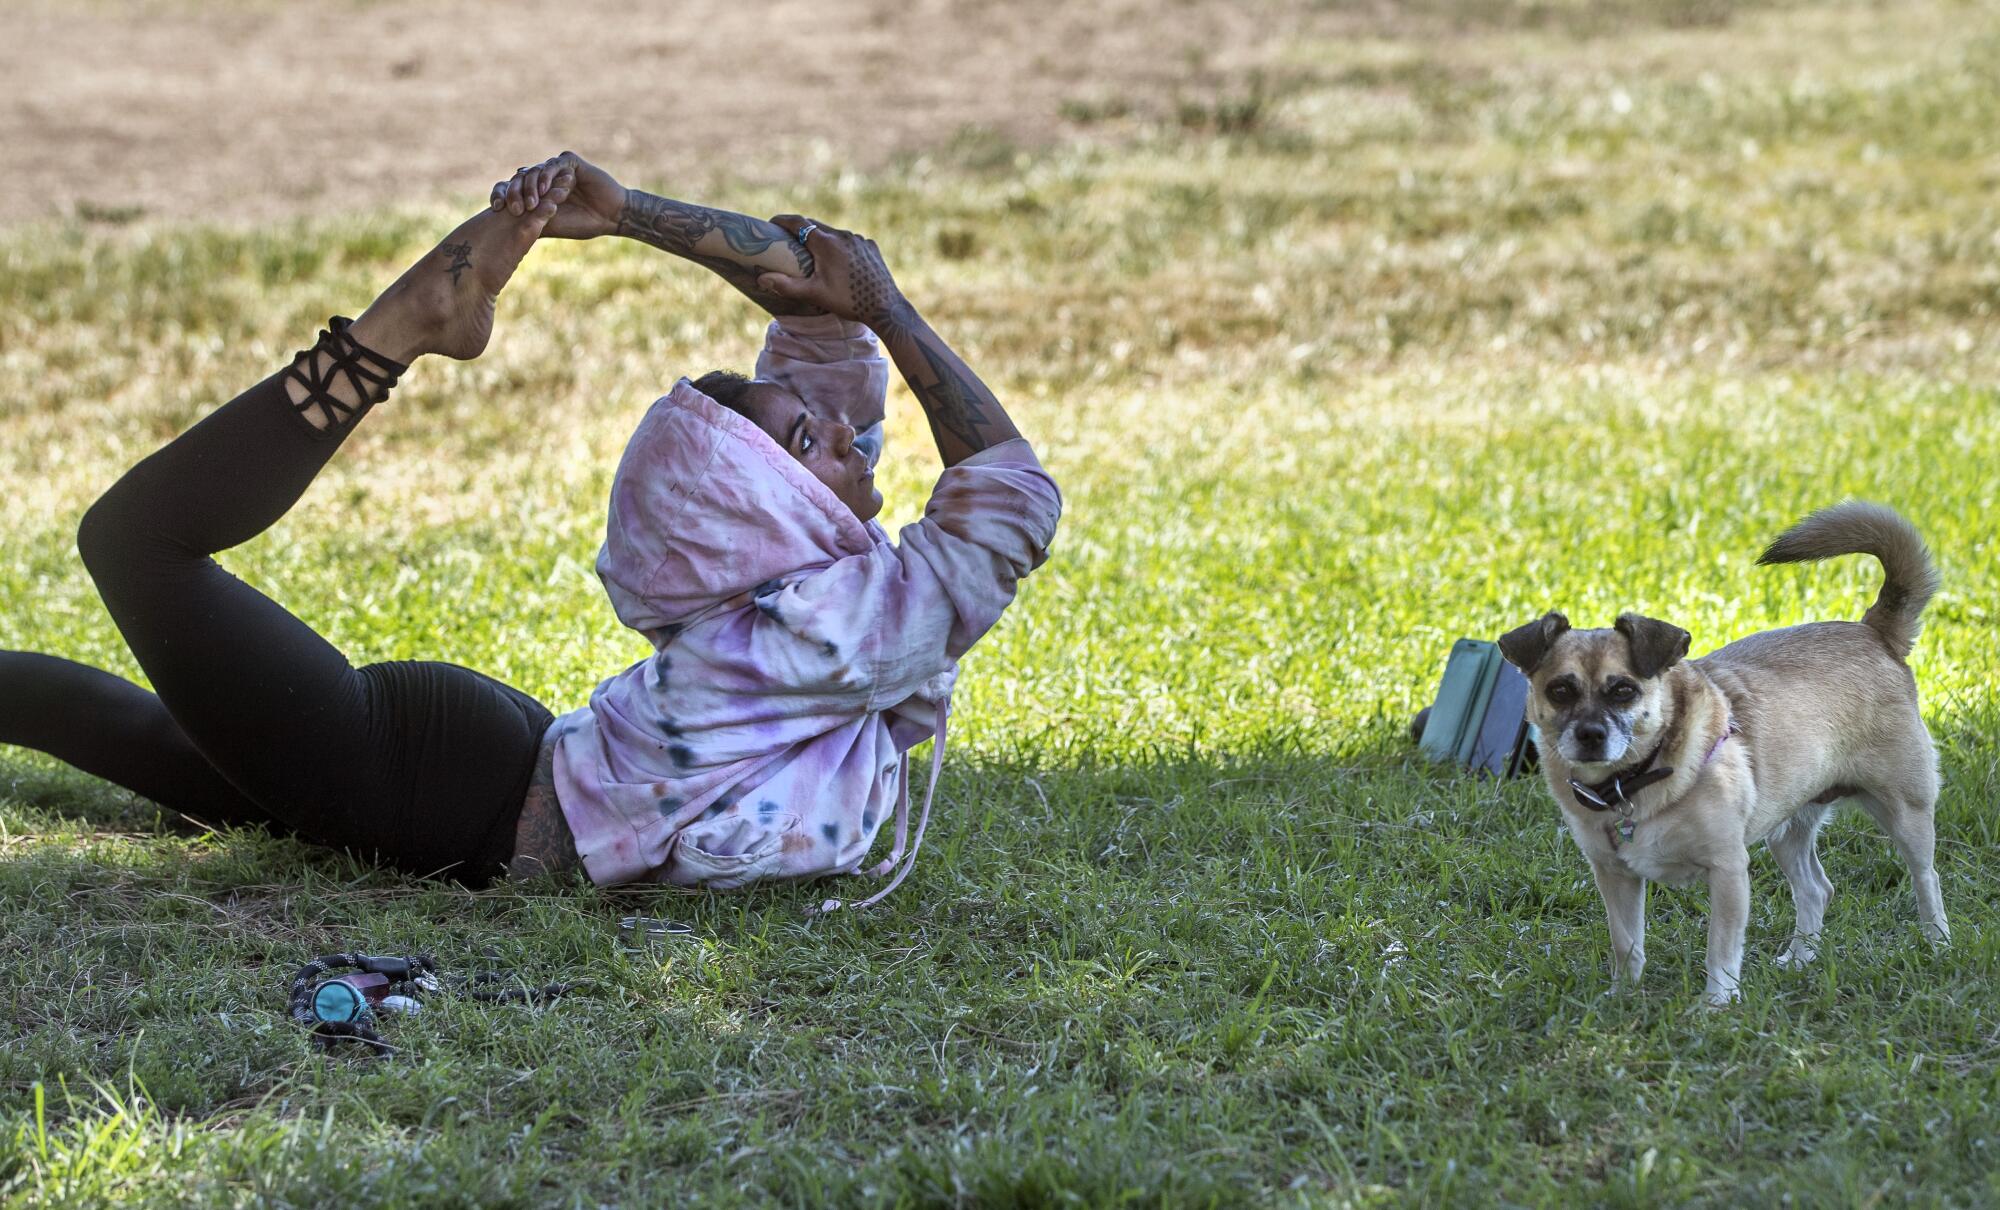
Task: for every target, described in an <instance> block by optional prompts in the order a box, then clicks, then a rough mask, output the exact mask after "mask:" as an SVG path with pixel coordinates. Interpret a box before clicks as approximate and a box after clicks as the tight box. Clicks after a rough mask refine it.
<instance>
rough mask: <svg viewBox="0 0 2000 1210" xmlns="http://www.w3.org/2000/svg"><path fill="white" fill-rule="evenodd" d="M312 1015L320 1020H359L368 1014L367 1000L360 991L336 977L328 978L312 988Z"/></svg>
mask: <svg viewBox="0 0 2000 1210" xmlns="http://www.w3.org/2000/svg"><path fill="white" fill-rule="evenodd" d="M312 1006H313V1016H315V1017H318V1018H319V1019H320V1020H322V1021H359V1020H360V1019H362V1018H363V1017H366V1016H367V1015H368V1001H366V1000H364V999H362V997H361V993H360V992H358V991H356V990H354V989H353V988H352V987H349V986H348V985H347V984H345V983H342V982H341V981H340V980H338V979H328V980H327V981H326V982H324V983H322V984H320V985H319V986H318V987H316V988H314V989H313V999H312Z"/></svg>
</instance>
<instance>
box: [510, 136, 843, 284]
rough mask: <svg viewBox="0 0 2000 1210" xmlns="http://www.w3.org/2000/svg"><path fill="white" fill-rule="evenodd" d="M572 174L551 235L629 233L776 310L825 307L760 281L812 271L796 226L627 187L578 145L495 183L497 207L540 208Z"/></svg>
mask: <svg viewBox="0 0 2000 1210" xmlns="http://www.w3.org/2000/svg"><path fill="white" fill-rule="evenodd" d="M564 173H567V174H568V175H569V176H570V177H571V178H573V179H574V181H575V186H574V187H573V188H572V189H571V191H570V193H569V195H568V197H567V198H566V199H565V200H564V202H563V203H562V206H561V207H560V208H559V209H558V210H557V211H556V216H555V218H554V219H552V220H550V222H549V226H548V231H547V234H549V235H552V236H555V237H556V238H558V239H594V238H596V237H598V236H600V235H622V236H625V237H627V238H629V239H635V240H638V241H639V242H640V243H643V244H650V245H652V246H653V247H655V248H658V249H660V250H661V251H662V252H671V253H673V254H674V255H675V256H678V257H681V258H683V259H685V260H691V261H693V262H694V263H695V264H698V265H700V266H702V267H703V268H706V269H709V270H711V271H713V272H714V273H715V274H716V275H717V276H719V277H721V278H722V279H723V280H724V281H726V282H728V283H729V284H730V285H732V286H734V287H735V288H736V289H738V290H740V291H742V293H743V294H744V295H746V296H747V297H748V298H749V299H750V300H751V301H752V302H754V303H756V304H757V305H758V306H760V307H762V308H764V309H765V310H766V311H769V312H770V313H771V314H773V315H817V314H820V311H819V309H818V308H816V307H809V306H806V305H804V304H802V303H797V302H793V301H790V300H788V299H785V298H781V297H779V296H778V295H776V294H772V293H770V292H769V291H767V290H764V289H762V288H760V287H759V286H758V285H757V277H758V275H759V274H762V273H785V274H798V275H806V274H810V273H811V272H812V256H811V255H810V254H808V253H807V252H806V250H805V248H804V247H803V246H802V245H800V244H799V243H798V241H796V240H794V239H793V238H792V237H791V234H790V233H789V232H787V231H785V230H783V229H781V228H779V227H776V226H773V225H772V224H770V223H767V222H765V221H764V220H763V219H759V218H751V217H750V216H749V215H747V214H737V213H735V212H733V211H729V210H712V209H710V208H709V207H707V206H697V205H694V204H693V203H690V202H678V201H675V200H674V199H672V198H666V197H658V196H655V195H654V194H650V193H645V192H642V191H640V190H637V189H627V188H625V187H624V186H623V185H620V184H619V183H618V182H617V181H616V180H615V179H613V178H612V176H611V174H610V173H608V172H606V171H604V170H603V169H602V168H599V167H597V166H596V165H595V164H592V163H590V162H588V161H586V160H584V159H583V158H582V157H580V156H578V155H577V154H576V153H575V152H570V151H565V152H563V153H562V154H561V155H558V156H553V157H551V158H550V159H548V160H545V161H543V162H542V163H540V164H537V165H535V166H534V167H532V168H523V169H521V170H520V171H518V172H516V173H515V174H514V176H513V177H512V178H511V179H509V180H505V181H502V182H500V183H499V184H497V185H495V186H494V187H493V196H492V202H493V208H494V209H495V210H511V211H513V212H514V213H516V214H519V213H522V212H523V211H524V210H527V209H532V208H533V207H534V206H535V204H536V203H537V202H539V201H540V200H541V198H542V197H543V196H545V195H546V194H547V193H548V192H549V190H550V188H551V187H552V186H553V185H554V183H555V181H556V180H557V178H558V177H559V176H561V175H563V174H564Z"/></svg>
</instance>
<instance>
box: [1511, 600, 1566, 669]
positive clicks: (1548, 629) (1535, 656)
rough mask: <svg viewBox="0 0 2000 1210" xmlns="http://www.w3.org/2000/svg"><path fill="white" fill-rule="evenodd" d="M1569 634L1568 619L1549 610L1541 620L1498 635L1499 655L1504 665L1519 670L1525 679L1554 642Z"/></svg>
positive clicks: (1537, 619) (1538, 619)
mask: <svg viewBox="0 0 2000 1210" xmlns="http://www.w3.org/2000/svg"><path fill="white" fill-rule="evenodd" d="M1568 632H1569V619H1568V618H1566V617H1564V616H1563V615H1561V614H1559V613H1557V612H1555V611H1554V610H1550V611H1549V612H1547V613H1545V614H1543V615H1542V616H1541V617H1539V618H1536V619H1535V620H1534V621H1532V622H1530V623H1528V624H1527V625H1526V626H1520V627H1517V628H1515V629H1513V630H1510V631H1508V632H1507V633H1506V634H1503V635H1501V636H1500V654H1501V655H1503V656H1506V657H1507V662H1508V663H1510V664H1512V665H1514V667H1516V668H1519V669H1520V670H1521V674H1522V675H1523V676H1526V675H1528V674H1530V673H1532V672H1534V670H1535V665H1537V664H1539V663H1541V662H1542V658H1543V657H1544V656H1546V655H1548V653H1549V648H1551V647H1553V646H1555V645H1556V640H1557V639H1559V638H1561V637H1563V635H1565V634H1567V633H1568Z"/></svg>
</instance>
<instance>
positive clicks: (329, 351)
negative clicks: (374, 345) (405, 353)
mask: <svg viewBox="0 0 2000 1210" xmlns="http://www.w3.org/2000/svg"><path fill="white" fill-rule="evenodd" d="M353 324H354V321H353V320H351V319H349V318H347V317H346V316H344V315H336V316H334V317H333V319H332V320H330V321H329V322H328V324H327V326H326V327H325V328H322V329H320V334H319V340H318V341H317V342H315V343H314V345H313V347H312V348H310V349H306V350H304V351H302V352H301V353H299V355H298V356H296V357H294V358H292V364H291V365H290V366H288V367H287V368H286V369H285V377H286V378H287V379H289V380H291V381H293V382H296V383H298V384H299V387H300V389H302V390H303V391H304V392H305V398H304V399H301V400H299V401H298V402H297V403H294V404H292V411H293V413H294V414H295V415H297V416H298V418H299V423H300V424H302V425H303V426H304V427H305V428H306V429H307V430H308V431H309V432H311V433H312V435H313V437H314V438H315V439H324V438H326V437H328V436H330V435H334V434H338V433H342V432H345V431H346V430H348V429H350V428H353V427H354V425H355V424H357V423H358V422H359V421H360V420H361V418H362V417H363V416H365V415H367V414H368V409H370V408H372V407H374V406H375V405H376V404H378V403H380V402H382V401H383V400H384V399H387V398H388V397H389V392H390V391H391V390H393V389H394V388H395V386H396V380H397V379H399V378H401V377H402V376H403V372H404V371H405V370H407V369H409V368H410V367H408V366H406V365H404V364H402V363H401V362H396V361H391V360H389V359H388V358H387V357H384V356H382V355H381V354H380V353H377V352H375V351H374V350H372V349H369V348H367V347H365V346H363V345H362V344H361V343H360V342H358V341H356V340H355V339H354V337H353V336H351V335H349V334H348V328H350V327H352V326H353ZM322 359H324V361H325V366H324V368H322V367H321V361H322ZM337 374H345V375H346V376H347V385H348V387H349V388H350V389H352V390H353V392H354V394H355V395H356V396H357V397H358V398H359V399H360V400H361V402H360V404H359V405H350V404H348V403H345V402H343V401H342V400H340V399H339V398H336V397H335V396H334V394H333V392H332V391H331V390H330V389H329V388H331V387H332V386H333V384H334V382H335V375H337ZM287 402H289V399H288V400H287ZM313 408H318V409H319V416H320V418H321V419H323V420H325V421H326V424H325V426H324V427H322V426H320V425H316V424H314V423H313V422H312V417H311V416H310V415H309V414H308V413H309V412H310V411H311V409H313Z"/></svg>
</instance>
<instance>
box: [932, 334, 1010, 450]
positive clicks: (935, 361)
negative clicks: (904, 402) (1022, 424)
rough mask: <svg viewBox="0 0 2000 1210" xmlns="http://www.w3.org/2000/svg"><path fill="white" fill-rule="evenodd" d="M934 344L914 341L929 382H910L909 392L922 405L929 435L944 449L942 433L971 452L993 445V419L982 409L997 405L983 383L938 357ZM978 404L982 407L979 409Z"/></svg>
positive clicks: (960, 367)
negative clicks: (919, 383)
mask: <svg viewBox="0 0 2000 1210" xmlns="http://www.w3.org/2000/svg"><path fill="white" fill-rule="evenodd" d="M934 343H935V341H921V340H920V341H918V342H917V351H918V352H919V353H921V354H923V358H924V363H925V364H926V365H927V366H929V367H930V373H931V382H930V384H929V385H928V386H918V385H916V384H915V383H912V384H911V390H913V391H915V392H916V396H917V402H919V403H921V404H923V405H924V416H925V418H926V419H928V420H929V421H930V422H931V436H932V437H933V438H935V439H936V440H937V443H938V448H939V449H943V448H944V445H945V439H944V438H945V434H946V433H949V434H951V435H952V436H953V437H956V438H957V439H958V440H959V441H960V442H961V443H962V444H964V445H965V446H966V447H967V449H968V450H969V451H970V452H972V453H977V452H978V451H980V450H983V449H985V448H986V447H987V446H989V445H994V444H997V442H995V441H993V440H992V437H991V430H992V425H993V420H992V418H991V417H990V416H988V415H987V414H986V410H985V407H991V408H992V409H993V410H994V411H996V412H997V411H999V404H998V403H997V402H996V401H995V400H994V398H993V395H992V393H991V392H989V391H987V390H986V388H985V386H984V384H982V383H981V382H980V381H979V380H978V379H976V378H974V377H972V375H971V374H970V373H964V372H961V371H962V369H963V365H962V363H961V365H959V366H954V365H952V363H951V360H948V359H946V358H945V357H942V356H940V355H939V354H938V351H937V350H936V349H935V348H933V347H932V345H933V344H934ZM953 360H955V359H953ZM982 402H983V403H984V405H985V407H982V406H981V405H982ZM1008 427H1010V428H1011V427H1012V426H1011V425H1010V426H1008Z"/></svg>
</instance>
